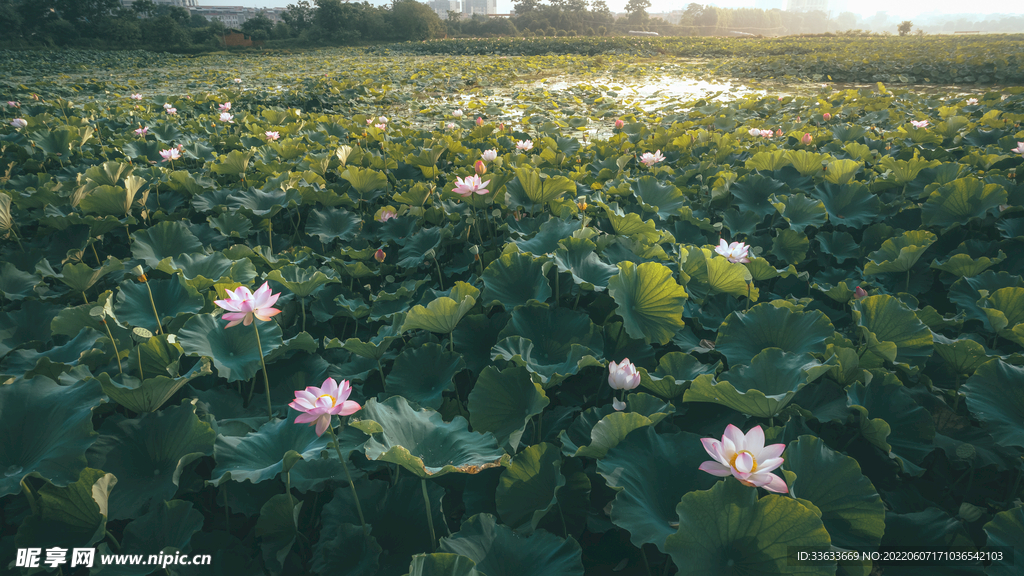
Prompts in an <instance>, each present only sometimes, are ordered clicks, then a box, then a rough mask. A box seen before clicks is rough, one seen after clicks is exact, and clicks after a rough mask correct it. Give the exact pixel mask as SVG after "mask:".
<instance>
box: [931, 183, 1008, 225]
mask: <svg viewBox="0 0 1024 576" xmlns="http://www.w3.org/2000/svg"><path fill="white" fill-rule="evenodd" d="M1006 198H1007V195H1006V189H1005V188H1003V187H1002V186H1000V185H998V184H986V183H985V182H983V181H981V180H979V179H977V178H960V179H959V180H954V181H953V182H950V183H949V184H946V185H944V186H941V187H940V188H939V189H937V190H935V191H933V192H932V193H931V194H929V195H928V200H927V201H926V202H925V203H924V206H922V207H921V221H922V222H923V223H924V225H925V226H952V225H954V224H967V223H968V222H969V221H971V220H974V219H978V218H985V217H986V216H988V215H989V214H992V213H995V212H996V210H997V209H998V208H999V205H1000V204H1006Z"/></svg>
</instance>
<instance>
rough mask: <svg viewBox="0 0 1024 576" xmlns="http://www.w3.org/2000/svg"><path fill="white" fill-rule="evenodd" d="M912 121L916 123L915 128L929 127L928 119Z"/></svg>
mask: <svg viewBox="0 0 1024 576" xmlns="http://www.w3.org/2000/svg"><path fill="white" fill-rule="evenodd" d="M910 123H911V124H913V125H914V128H927V127H928V121H927V120H921V121H917V120H911V121H910Z"/></svg>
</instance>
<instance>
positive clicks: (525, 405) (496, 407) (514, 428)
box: [469, 366, 550, 451]
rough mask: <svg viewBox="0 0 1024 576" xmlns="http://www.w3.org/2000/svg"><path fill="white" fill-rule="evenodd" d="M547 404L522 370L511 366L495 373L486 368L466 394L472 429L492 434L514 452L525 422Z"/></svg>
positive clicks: (494, 369) (488, 367)
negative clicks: (467, 395) (467, 394)
mask: <svg viewBox="0 0 1024 576" xmlns="http://www.w3.org/2000/svg"><path fill="white" fill-rule="evenodd" d="M549 402H550V400H548V397H547V396H546V395H545V394H544V389H543V388H541V386H540V385H539V384H537V383H535V382H534V381H533V380H532V379H531V378H530V373H529V371H528V370H527V369H526V368H523V367H521V366H513V367H510V368H506V369H505V370H501V371H499V370H498V369H497V368H495V367H493V366H487V367H485V368H484V369H483V370H482V371H481V372H480V376H479V377H478V378H477V380H476V385H475V386H473V390H472V391H471V392H470V393H469V414H470V416H469V421H470V423H471V424H472V425H473V429H474V430H476V431H478V432H490V433H492V434H494V437H495V438H496V439H497V441H498V444H499V445H501V446H504V445H505V443H506V442H507V443H508V444H509V445H510V446H511V447H512V450H513V451H515V450H516V449H517V448H518V447H519V440H520V438H521V437H522V435H523V431H524V430H525V429H526V423H527V422H529V421H530V418H533V417H534V416H536V415H538V414H540V413H541V412H542V411H543V410H544V408H545V407H546V406H547V405H548V403H549Z"/></svg>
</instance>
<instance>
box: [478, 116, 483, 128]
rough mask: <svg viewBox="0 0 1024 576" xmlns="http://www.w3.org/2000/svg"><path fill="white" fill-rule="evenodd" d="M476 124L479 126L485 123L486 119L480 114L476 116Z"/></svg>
mask: <svg viewBox="0 0 1024 576" xmlns="http://www.w3.org/2000/svg"><path fill="white" fill-rule="evenodd" d="M476 125H477V126H483V125H484V119H483V118H481V117H479V116H477V117H476Z"/></svg>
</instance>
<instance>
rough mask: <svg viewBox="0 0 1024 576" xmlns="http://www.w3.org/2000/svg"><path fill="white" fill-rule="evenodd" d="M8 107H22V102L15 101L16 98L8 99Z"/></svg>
mask: <svg viewBox="0 0 1024 576" xmlns="http://www.w3.org/2000/svg"><path fill="white" fill-rule="evenodd" d="M7 107H8V108H21V104H20V103H19V102H15V101H14V100H8V101H7Z"/></svg>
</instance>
